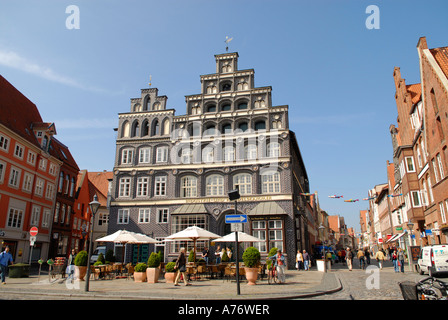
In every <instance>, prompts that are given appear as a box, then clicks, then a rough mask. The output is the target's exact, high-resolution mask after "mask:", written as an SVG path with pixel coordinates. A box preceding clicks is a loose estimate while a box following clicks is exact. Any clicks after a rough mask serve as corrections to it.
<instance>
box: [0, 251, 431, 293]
mask: <svg viewBox="0 0 448 320" xmlns="http://www.w3.org/2000/svg"><path fill="white" fill-rule="evenodd" d="M423 277H426V275H424V276H420V275H419V274H417V273H411V272H410V271H409V269H408V266H406V267H405V273H395V272H394V270H393V267H392V263H391V262H389V261H388V262H386V263H385V266H384V268H383V270H379V269H378V268H377V263H376V261H372V264H371V265H370V266H369V268H368V269H367V270H360V269H359V264H358V261H357V260H355V263H354V269H353V271H351V272H350V271H349V270H348V269H347V267H346V266H343V265H342V264H340V263H336V264H334V265H333V266H332V270H331V271H329V272H327V273H323V272H319V271H317V270H316V268H315V267H313V270H311V271H309V272H305V271H300V272H297V271H295V270H288V271H287V278H286V279H287V283H286V284H284V285H268V284H267V282H266V280H261V281H259V282H258V285H256V286H248V285H247V282H246V281H242V282H241V285H240V288H241V289H240V290H241V295H239V296H238V295H237V294H236V292H237V287H236V282H235V281H227V280H221V279H215V280H208V279H207V280H205V279H202V280H200V281H193V282H192V284H193V286H191V287H184V286H182V287H174V286H173V285H172V284H167V283H165V280H160V282H159V283H157V284H148V283H135V282H134V281H133V280H128V279H116V280H91V281H90V291H89V292H84V285H85V282H81V283H80V285H79V287H78V288H76V287H70V286H67V285H66V283H65V281H64V280H62V279H60V278H59V279H52V280H51V281H49V280H48V276H46V275H45V274H43V275H41V277H40V279H39V281H38V279H37V276H36V275H32V276H31V277H29V278H22V279H7V284H6V285H3V286H1V287H0V299H9V300H18V299H21V300H29V299H33V300H110V299H114V300H142V299H151V300H173V299H174V300H183V299H186V300H210V299H213V300H234V299H238V300H258V299H288V300H291V299H296V300H402V296H401V292H400V288H399V286H398V283H399V282H401V281H406V280H410V281H418V280H419V279H421V278H423Z"/></svg>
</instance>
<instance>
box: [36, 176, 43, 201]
mask: <svg viewBox="0 0 448 320" xmlns="http://www.w3.org/2000/svg"><path fill="white" fill-rule="evenodd" d="M44 187H45V180H44V179H41V178H36V186H35V188H34V194H35V195H37V196H39V197H42V196H43V195H44Z"/></svg>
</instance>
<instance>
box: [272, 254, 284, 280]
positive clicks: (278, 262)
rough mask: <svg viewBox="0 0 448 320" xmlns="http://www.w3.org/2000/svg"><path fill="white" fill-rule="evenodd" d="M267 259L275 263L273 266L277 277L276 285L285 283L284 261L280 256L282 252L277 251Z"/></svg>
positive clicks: (282, 256)
mask: <svg viewBox="0 0 448 320" xmlns="http://www.w3.org/2000/svg"><path fill="white" fill-rule="evenodd" d="M269 259H271V260H273V261H275V264H274V266H275V267H276V269H277V277H278V283H285V268H286V259H285V256H284V255H283V254H282V250H280V249H279V250H277V254H275V255H273V256H272V257H269Z"/></svg>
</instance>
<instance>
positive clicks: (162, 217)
mask: <svg viewBox="0 0 448 320" xmlns="http://www.w3.org/2000/svg"><path fill="white" fill-rule="evenodd" d="M169 214H170V210H169V209H168V208H158V209H157V223H168V220H169V219H168V217H169Z"/></svg>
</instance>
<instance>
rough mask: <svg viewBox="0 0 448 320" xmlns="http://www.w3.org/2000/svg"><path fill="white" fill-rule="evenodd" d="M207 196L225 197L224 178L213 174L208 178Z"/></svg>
mask: <svg viewBox="0 0 448 320" xmlns="http://www.w3.org/2000/svg"><path fill="white" fill-rule="evenodd" d="M205 181H206V183H205V185H206V188H205V189H206V193H205V195H206V196H222V195H224V177H223V176H222V175H220V174H212V175H209V176H208V177H207V178H206V180H205Z"/></svg>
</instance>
